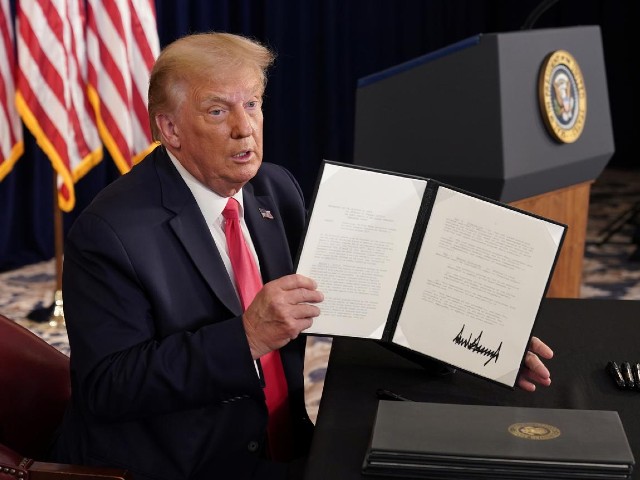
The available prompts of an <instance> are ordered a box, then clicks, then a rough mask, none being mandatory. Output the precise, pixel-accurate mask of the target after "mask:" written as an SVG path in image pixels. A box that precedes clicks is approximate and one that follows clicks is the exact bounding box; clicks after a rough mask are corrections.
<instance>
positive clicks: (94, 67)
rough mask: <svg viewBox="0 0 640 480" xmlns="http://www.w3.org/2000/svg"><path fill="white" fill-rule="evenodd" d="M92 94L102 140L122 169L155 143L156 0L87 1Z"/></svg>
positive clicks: (157, 52)
mask: <svg viewBox="0 0 640 480" xmlns="http://www.w3.org/2000/svg"><path fill="white" fill-rule="evenodd" d="M87 24H88V30H87V49H88V56H89V95H90V98H91V103H92V104H93V105H94V107H95V109H96V112H98V126H99V130H100V135H101V137H102V140H103V142H104V144H105V146H106V147H107V150H109V153H110V154H111V157H112V158H113V160H114V162H115V163H116V165H117V166H118V169H119V170H120V172H122V173H126V172H128V171H129V170H130V169H131V167H132V166H133V165H134V164H135V163H137V162H138V161H139V160H140V159H142V158H143V157H144V156H145V155H146V154H147V153H149V152H150V151H151V150H153V148H154V147H155V143H153V141H152V137H151V131H150V128H149V120H148V115H147V90H148V85H149V74H150V72H151V68H152V66H153V63H154V61H155V59H156V57H157V56H158V54H159V51H160V44H159V40H158V31H157V26H156V15H155V5H154V2H153V0H88V2H87Z"/></svg>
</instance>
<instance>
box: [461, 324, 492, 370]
mask: <svg viewBox="0 0 640 480" xmlns="http://www.w3.org/2000/svg"><path fill="white" fill-rule="evenodd" d="M465 326H466V325H462V328H461V329H460V332H459V333H458V335H456V336H455V338H454V339H453V343H455V344H456V345H461V346H463V347H464V348H466V349H468V350H471V351H472V352H474V353H477V354H479V355H484V356H485V357H489V359H488V360H487V361H486V362H484V366H485V367H486V366H487V363H489V362H490V361H491V360H493V361H494V362H496V363H498V357H499V356H500V348H502V342H500V345H498V348H496V349H495V350H490V349H489V348H487V347H483V346H482V344H481V343H480V339H481V338H482V332H483V331H484V330H483V331H481V332H480V334H479V335H478V336H477V337H476V338H474V339H473V340H472V339H471V337H472V336H473V334H472V333H470V334H469V338H462V333H463V332H464V327H465Z"/></svg>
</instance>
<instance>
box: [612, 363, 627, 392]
mask: <svg viewBox="0 0 640 480" xmlns="http://www.w3.org/2000/svg"><path fill="white" fill-rule="evenodd" d="M609 373H611V376H612V377H613V379H614V380H615V382H616V385H618V387H619V388H625V387H626V386H627V383H626V382H625V381H624V377H623V376H622V372H621V371H620V367H619V366H618V364H617V363H616V362H614V361H611V362H609Z"/></svg>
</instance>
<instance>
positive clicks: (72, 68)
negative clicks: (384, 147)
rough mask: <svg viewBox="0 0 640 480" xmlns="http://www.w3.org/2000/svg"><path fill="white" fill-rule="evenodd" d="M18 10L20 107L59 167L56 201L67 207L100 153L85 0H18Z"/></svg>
mask: <svg viewBox="0 0 640 480" xmlns="http://www.w3.org/2000/svg"><path fill="white" fill-rule="evenodd" d="M17 13H18V15H17V17H18V29H17V30H18V37H17V45H18V66H19V68H18V77H17V78H18V80H17V83H18V95H17V105H18V111H19V112H20V115H21V116H22V118H23V120H24V123H25V125H26V126H27V128H29V130H31V132H32V133H33V135H34V137H35V138H36V141H37V142H38V144H39V145H40V147H41V148H42V149H43V151H44V152H45V154H46V155H47V156H48V157H49V160H50V161H51V163H52V165H53V168H54V169H55V171H56V172H57V174H58V192H59V206H60V208H61V209H63V210H65V211H69V210H71V209H72V208H73V206H74V203H75V192H74V187H73V184H74V182H76V181H77V180H78V179H79V178H80V177H81V176H82V175H84V174H85V173H86V172H87V171H88V170H89V169H90V168H91V167H92V166H93V165H95V164H96V163H97V162H99V161H100V159H101V158H102V146H101V143H100V137H99V135H98V131H97V126H96V119H95V112H94V110H93V108H92V107H91V105H90V104H89V100H88V98H87V93H86V90H87V75H88V69H87V58H86V46H85V39H84V25H83V18H84V17H85V15H84V0H21V1H20V2H19V3H18V12H17ZM36 32H37V34H36Z"/></svg>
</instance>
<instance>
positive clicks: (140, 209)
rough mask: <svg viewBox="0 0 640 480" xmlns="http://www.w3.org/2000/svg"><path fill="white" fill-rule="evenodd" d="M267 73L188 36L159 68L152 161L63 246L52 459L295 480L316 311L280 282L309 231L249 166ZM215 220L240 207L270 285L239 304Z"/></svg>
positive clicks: (150, 473) (313, 296) (166, 472)
mask: <svg viewBox="0 0 640 480" xmlns="http://www.w3.org/2000/svg"><path fill="white" fill-rule="evenodd" d="M272 60H273V56H272V54H271V53H270V52H269V51H268V50H267V49H265V48H264V47H263V46H261V45H259V44H257V43H255V42H253V41H250V40H248V39H245V38H243V37H238V36H234V35H229V34H219V33H216V34H197V35H191V36H188V37H184V38H182V39H180V40H178V41H176V42H174V43H173V44H171V45H169V46H168V47H167V48H165V49H164V50H163V52H162V53H161V55H160V57H159V58H158V60H157V62H156V65H155V66H154V69H153V71H152V74H151V80H150V86H149V117H150V122H151V126H152V129H153V132H154V137H155V138H156V139H158V140H159V141H160V142H161V144H162V146H160V147H158V148H157V149H156V150H155V151H154V152H153V153H151V154H150V155H149V156H148V157H147V158H145V159H144V160H143V161H142V162H141V163H140V164H139V165H137V166H136V167H135V168H134V169H133V170H132V171H131V172H130V173H128V174H127V175H124V176H123V177H122V178H120V179H118V180H117V181H115V182H113V183H112V184H111V185H110V186H108V187H107V188H105V189H104V190H103V191H102V192H101V193H100V194H99V195H98V196H97V197H96V199H95V200H94V202H93V203H92V204H91V205H90V206H89V207H88V208H87V209H86V210H85V211H84V212H83V213H82V215H81V216H80V217H79V218H78V219H77V220H76V223H75V224H74V226H73V228H72V230H71V231H70V233H69V236H68V239H67V245H66V250H65V264H64V269H63V272H64V274H63V275H64V278H63V286H64V299H65V319H66V322H67V328H68V333H69V341H70V345H71V351H72V355H71V371H72V372H71V374H72V401H71V404H70V407H69V409H68V412H67V415H66V417H65V419H64V422H63V426H62V429H61V434H60V437H59V440H58V441H57V443H56V445H55V449H54V456H55V457H56V459H57V460H59V461H66V462H74V463H84V464H95V465H110V466H118V467H125V468H128V469H130V470H131V471H132V472H133V474H134V476H135V478H136V480H146V479H149V480H150V479H167V480H180V479H200V478H202V479H204V478H206V479H213V478H223V479H228V478H229V479H230V478H233V479H244V478H285V477H286V475H287V474H289V475H292V474H293V473H294V470H293V469H288V468H287V465H286V464H285V463H281V462H278V461H276V460H279V459H280V458H284V459H287V460H288V459H293V458H297V457H300V456H303V455H304V454H305V453H306V451H307V449H308V445H309V440H310V436H311V431H312V428H311V427H312V425H311V423H310V422H309V419H308V417H307V415H306V411H305V408H304V396H303V376H302V368H303V354H304V346H305V343H304V340H303V337H299V336H298V335H299V334H300V332H302V331H303V330H304V329H306V328H308V327H309V326H310V325H311V323H312V319H313V318H314V317H316V316H318V315H319V312H320V311H319V308H318V306H317V305H316V304H317V303H319V302H321V301H322V299H323V296H322V293H321V292H319V291H318V290H317V289H316V285H315V282H314V281H313V280H312V279H309V278H306V277H303V276H300V275H292V274H291V272H292V271H293V266H292V257H293V255H294V254H295V252H296V250H297V247H298V244H299V241H300V238H301V233H302V231H303V228H304V221H305V210H304V204H303V196H302V193H301V191H300V188H299V187H298V184H297V183H296V181H295V180H294V179H293V177H292V176H291V175H290V174H289V173H288V172H287V171H286V170H285V169H283V168H281V167H278V166H276V165H273V164H269V163H264V164H263V163H262V121H263V118H262V110H261V105H262V96H263V92H264V87H265V71H266V69H267V67H268V66H269V65H270V64H271V62H272ZM230 197H233V198H234V199H235V200H237V204H236V203H235V201H233V200H232V201H229V198H230ZM228 204H234V205H239V213H240V218H241V219H240V226H241V228H242V230H243V236H244V240H245V241H246V243H247V244H248V249H249V251H250V254H249V256H250V257H252V258H253V260H254V261H257V264H258V265H259V271H260V273H261V277H262V280H263V281H264V283H265V284H264V288H261V289H260V287H257V289H258V291H257V293H256V294H255V298H253V297H251V298H249V299H248V300H247V298H245V294H244V290H243V288H244V283H245V281H244V280H242V281H241V280H239V277H240V275H239V274H238V271H237V270H236V267H235V263H234V255H233V254H230V251H231V250H232V244H231V241H229V244H227V237H226V235H227V233H228V231H230V229H228V224H229V222H231V220H228V219H226V215H225V212H226V211H227V208H229V207H228ZM223 216H224V218H223ZM243 304H244V308H243ZM243 310H244V311H243ZM538 345H543V344H538ZM534 349H535V350H538V351H539V350H541V349H540V348H538V346H537V345H534ZM274 352H277V353H278V356H279V358H280V359H281V364H282V369H283V371H284V376H285V377H286V387H285V389H286V393H288V398H286V399H285V405H286V406H287V407H286V415H285V416H286V417H287V419H288V421H289V425H288V428H289V432H290V434H291V438H290V440H291V441H289V442H285V441H283V443H286V445H284V446H285V447H287V448H288V450H289V451H288V453H285V454H284V456H281V455H282V454H281V453H278V456H276V454H275V451H274V449H273V447H275V446H282V445H280V443H281V442H280V441H274V440H273V439H274V438H275V437H272V436H271V431H270V430H269V433H267V424H268V417H270V414H269V413H268V409H267V403H269V400H268V399H267V400H266V401H265V393H267V392H268V391H269V389H270V388H271V387H272V386H273V382H272V381H271V380H268V381H265V379H264V378H265V375H266V373H265V371H264V370H265V369H264V365H265V360H266V359H267V357H268V358H273V354H274ZM543 354H544V352H543ZM531 355H532V356H531V360H530V361H529V362H528V365H529V366H530V367H531V368H533V369H535V368H536V367H539V368H540V369H541V370H540V371H542V372H543V374H542V376H541V377H535V376H533V377H532V378H533V379H534V380H536V381H538V382H541V383H546V382H548V372H546V369H545V368H544V366H542V364H541V362H540V360H539V359H538V357H537V356H536V355H535V354H533V353H532V354H531ZM523 381H524V380H523ZM527 383H528V384H529V385H533V384H532V383H529V382H527ZM263 387H264V388H263ZM267 394H268V393H267ZM270 406H271V405H270ZM280 412H282V410H281V411H280ZM271 417H275V415H272V416H271ZM276 444H277V445H276ZM269 447H271V448H269ZM285 457H286V458H285ZM293 465H296V463H295V462H294V463H293Z"/></svg>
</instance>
